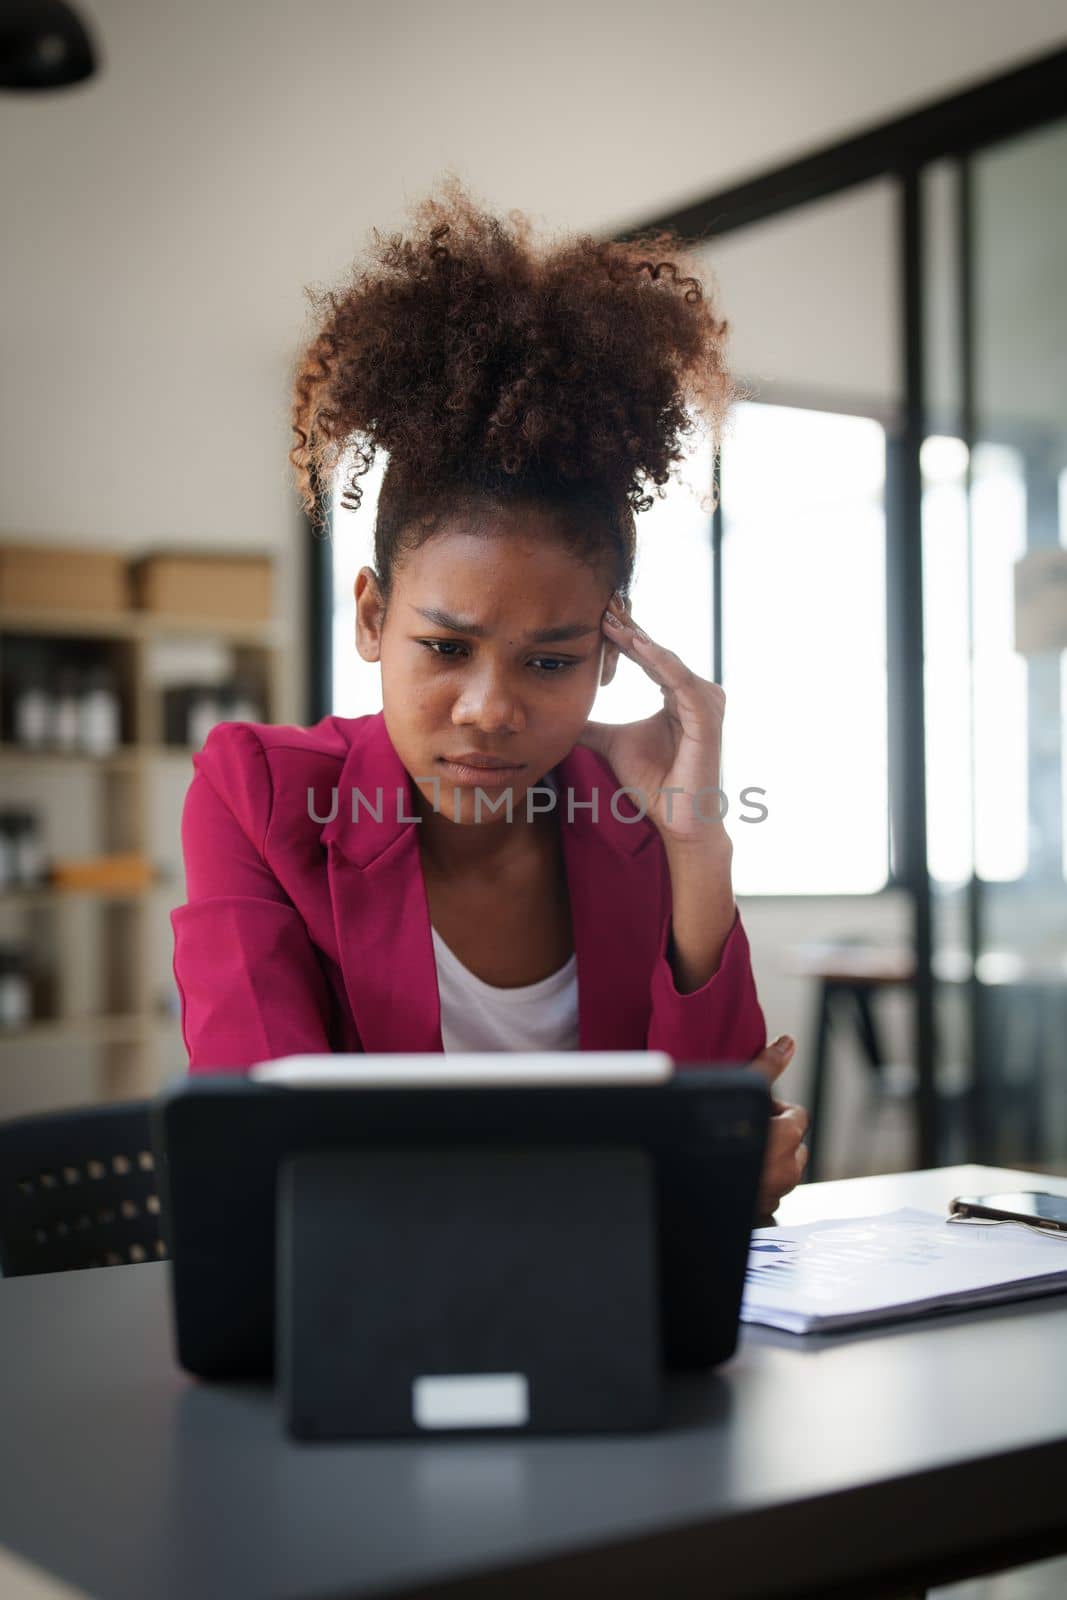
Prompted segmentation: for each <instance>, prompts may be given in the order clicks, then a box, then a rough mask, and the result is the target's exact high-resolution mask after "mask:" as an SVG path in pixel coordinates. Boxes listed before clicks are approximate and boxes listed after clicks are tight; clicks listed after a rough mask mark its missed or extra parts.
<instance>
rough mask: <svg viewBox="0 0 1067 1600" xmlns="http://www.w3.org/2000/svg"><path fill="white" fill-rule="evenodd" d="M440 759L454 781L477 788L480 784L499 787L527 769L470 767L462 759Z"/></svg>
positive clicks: (485, 787) (440, 757)
mask: <svg viewBox="0 0 1067 1600" xmlns="http://www.w3.org/2000/svg"><path fill="white" fill-rule="evenodd" d="M438 760H439V761H440V763H441V765H442V766H443V767H444V768H445V769H446V771H447V772H448V775H449V777H450V778H451V779H452V781H453V783H456V784H459V785H460V786H461V787H465V788H469V789H473V788H476V787H477V786H478V785H479V784H480V785H481V787H482V788H483V789H490V788H493V789H499V788H501V787H502V786H503V785H505V784H508V783H511V782H512V781H513V779H514V778H515V777H516V776H517V775H518V774H519V773H520V772H523V771H525V768H524V767H523V766H513V767H468V766H464V764H463V763H462V762H461V761H449V760H448V759H447V757H445V756H439V757H438Z"/></svg>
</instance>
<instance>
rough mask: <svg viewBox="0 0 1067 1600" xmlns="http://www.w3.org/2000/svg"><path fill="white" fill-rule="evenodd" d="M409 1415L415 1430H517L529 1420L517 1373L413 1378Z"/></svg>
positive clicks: (522, 1381) (526, 1393) (521, 1379)
mask: <svg viewBox="0 0 1067 1600" xmlns="http://www.w3.org/2000/svg"><path fill="white" fill-rule="evenodd" d="M411 1391H412V1407H411V1409H412V1414H413V1415H414V1418H415V1423H416V1426H417V1427H419V1428H521V1427H523V1426H524V1425H525V1424H526V1423H527V1422H528V1421H529V1420H530V1392H529V1385H528V1384H527V1382H526V1379H525V1377H524V1376H523V1374H522V1373H521V1372H483V1373H477V1372H473V1373H450V1374H447V1375H440V1376H433V1377H429V1376H427V1377H422V1378H416V1379H415V1382H414V1383H413V1384H412V1386H411Z"/></svg>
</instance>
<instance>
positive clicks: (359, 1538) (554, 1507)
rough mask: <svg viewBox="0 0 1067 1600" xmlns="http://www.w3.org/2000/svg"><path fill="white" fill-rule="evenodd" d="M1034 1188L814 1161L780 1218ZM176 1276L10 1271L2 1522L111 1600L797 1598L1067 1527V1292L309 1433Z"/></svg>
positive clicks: (1051, 1542) (1003, 1179) (956, 1562)
mask: <svg viewBox="0 0 1067 1600" xmlns="http://www.w3.org/2000/svg"><path fill="white" fill-rule="evenodd" d="M1020 1186H1021V1187H1029V1188H1034V1187H1047V1188H1051V1189H1056V1190H1058V1191H1059V1192H1063V1193H1067V1179H1064V1178H1059V1179H1053V1178H1050V1179H1047V1180H1046V1179H1044V1178H1035V1176H1034V1174H1032V1173H1031V1174H1019V1173H1011V1172H1004V1171H998V1170H994V1169H989V1168H981V1167H955V1168H946V1169H943V1170H941V1171H935V1172H920V1173H909V1174H902V1175H898V1176H893V1177H884V1178H864V1179H856V1180H851V1181H848V1182H838V1183H824V1184H812V1185H809V1186H807V1187H805V1188H802V1189H801V1190H799V1191H797V1192H796V1193H795V1194H793V1195H792V1196H790V1197H789V1198H788V1199H787V1200H786V1201H785V1202H783V1205H782V1208H781V1210H780V1212H779V1218H780V1220H781V1221H782V1222H798V1221H806V1220H809V1219H811V1218H814V1217H819V1216H845V1215H862V1214H865V1213H868V1212H873V1211H878V1210H890V1209H893V1208H895V1207H897V1206H899V1205H919V1206H924V1207H930V1208H935V1209H940V1208H942V1207H943V1206H944V1205H945V1204H946V1202H947V1201H948V1200H949V1198H950V1197H951V1196H952V1195H953V1194H957V1193H965V1192H968V1191H970V1192H973V1191H975V1190H978V1191H981V1190H983V1189H995V1188H998V1187H1020ZM1065 1248H1067V1245H1065ZM167 1271H168V1267H167V1264H166V1263H164V1262H154V1263H146V1264H144V1265H140V1266H124V1267H111V1268H107V1269H101V1270H97V1271H87V1272H68V1273H55V1274H49V1275H45V1276H39V1277H30V1278H12V1279H8V1280H6V1281H3V1282H0V1545H2V1546H6V1547H7V1548H8V1550H9V1551H11V1552H12V1553H13V1555H15V1556H16V1557H19V1558H21V1559H22V1560H25V1561H28V1562H31V1563H34V1564H35V1565H36V1566H37V1567H38V1568H41V1569H44V1571H45V1572H47V1573H49V1574H52V1575H54V1576H55V1577H56V1578H58V1579H60V1580H62V1581H64V1582H66V1583H68V1584H70V1585H72V1586H74V1588H75V1589H76V1590H79V1591H85V1592H88V1593H90V1594H92V1595H94V1596H102V1597H106V1600H125V1597H129V1600H144V1597H145V1596H148V1595H151V1596H153V1597H154V1600H170V1597H177V1596H181V1597H183V1600H184V1597H187V1596H196V1597H197V1600H214V1597H216V1596H219V1597H223V1596H224V1597H225V1600H245V1597H246V1596H255V1597H256V1600H267V1597H281V1596H285V1597H295V1596H315V1597H324V1596H341V1595H347V1596H357V1595H358V1596H363V1595H405V1596H413V1595H430V1594H433V1595H438V1596H445V1595H460V1594H462V1595H470V1596H475V1595H482V1594H484V1595H486V1596H498V1595H500V1594H501V1593H504V1594H507V1595H508V1597H509V1600H512V1597H522V1596H526V1595H535V1594H542V1593H551V1594H552V1595H553V1597H554V1600H555V1597H558V1596H561V1595H564V1596H566V1595H571V1594H574V1595H577V1594H579V1593H580V1594H582V1595H583V1600H584V1597H585V1596H587V1595H588V1594H589V1593H590V1592H595V1593H601V1592H603V1593H611V1594H612V1595H613V1596H615V1597H626V1596H630V1595H634V1596H636V1595H642V1596H647V1595H648V1594H650V1593H656V1594H663V1595H670V1596H686V1595H689V1594H693V1595H696V1594H700V1595H702V1596H706V1595H707V1594H708V1593H711V1592H714V1593H715V1594H716V1595H717V1596H725V1595H735V1594H736V1595H755V1594H761V1595H765V1596H769V1595H782V1596H786V1595H788V1596H790V1597H791V1600H795V1597H798V1596H800V1595H802V1594H804V1593H806V1592H811V1593H823V1594H825V1593H826V1592H827V1591H828V1590H829V1588H830V1587H831V1585H832V1584H833V1585H838V1586H839V1588H835V1590H834V1592H835V1593H838V1592H840V1593H842V1594H846V1593H853V1592H854V1593H864V1592H867V1593H870V1592H871V1591H870V1588H869V1587H866V1588H865V1585H869V1583H870V1581H871V1578H872V1576H873V1575H875V1574H878V1575H881V1576H882V1577H885V1576H886V1575H889V1576H891V1577H893V1578H899V1579H901V1580H902V1581H904V1582H908V1581H913V1580H914V1579H915V1576H916V1575H917V1574H922V1575H923V1576H924V1577H926V1578H928V1579H929V1581H930V1582H934V1581H947V1579H949V1578H951V1577H953V1576H956V1575H963V1574H964V1573H965V1572H966V1571H968V1570H980V1569H981V1568H982V1567H983V1566H984V1567H987V1568H992V1567H995V1566H997V1565H1001V1566H1003V1565H1008V1564H1010V1563H1012V1562H1014V1561H1016V1560H1023V1559H1034V1558H1036V1556H1038V1555H1041V1554H1045V1553H1052V1551H1053V1550H1055V1549H1063V1548H1067V1522H1065V1518H1064V1513H1063V1510H1062V1506H1063V1490H1062V1484H1063V1482H1064V1476H1065V1472H1067V1383H1065V1382H1064V1377H1063V1354H1064V1351H1065V1349H1067V1296H1055V1297H1052V1298H1050V1299H1046V1300H1040V1301H1030V1302H1028V1303H1027V1302H1021V1303H1017V1304H1014V1305H1011V1306H1007V1307H994V1308H989V1309H986V1310H982V1311H977V1312H974V1311H972V1312H968V1313H966V1314H958V1313H957V1314H954V1315H949V1316H941V1317H935V1318H928V1319H925V1320H924V1321H923V1322H921V1323H915V1322H913V1323H910V1324H908V1323H904V1324H898V1325H896V1326H893V1327H886V1328H883V1329H867V1330H865V1331H863V1332H860V1333H854V1334H846V1335H841V1334H838V1335H833V1336H824V1337H821V1338H811V1337H806V1338H803V1339H802V1338H798V1337H794V1336H791V1335H788V1334H781V1333H776V1332H774V1331H773V1330H770V1329H761V1328H755V1327H748V1328H746V1329H745V1330H744V1332H743V1335H742V1343H741V1348H740V1350H739V1352H738V1354H737V1355H736V1356H735V1357H734V1359H733V1360H732V1361H730V1362H728V1363H727V1364H726V1365H725V1366H724V1367H722V1368H720V1369H719V1372H718V1373H717V1374H715V1375H710V1376H708V1377H706V1378H698V1379H685V1380H683V1381H677V1382H675V1383H672V1386H671V1401H670V1410H671V1422H670V1425H669V1426H668V1427H667V1428H666V1429H665V1430H663V1431H662V1432H659V1433H655V1434H646V1435H630V1436H614V1437H610V1438H609V1437H584V1438H577V1439H566V1440H563V1439H548V1438H542V1439H499V1440H492V1439H490V1440H487V1441H482V1440H474V1439H460V1440H457V1441H455V1442H446V1441H442V1440H437V1441H426V1442H423V1441H417V1442H415V1443H407V1442H402V1441H398V1442H395V1443H394V1442H388V1443H384V1444H381V1443H372V1444H363V1443H353V1444H335V1443H328V1444H299V1443H295V1442H291V1441H289V1440H288V1439H287V1438H286V1437H285V1436H284V1434H283V1432H282V1425H281V1418H280V1414H279V1411H278V1409H277V1406H276V1402H275V1397H274V1395H273V1393H272V1391H270V1390H269V1389H267V1388H265V1387H262V1386H256V1385H244V1384H241V1385H226V1386H214V1385H210V1384H205V1383H201V1382H199V1381H197V1380H195V1379H192V1378H190V1377H188V1376H187V1375H186V1374H184V1373H183V1372H182V1371H181V1370H179V1369H178V1368H177V1367H176V1366H175V1365H174V1363H173V1360H172V1356H171V1348H170V1326H169V1308H168V1302H167V1294H166V1287H167V1286H166V1273H167ZM622 1333H623V1330H620V1335H621V1334H622ZM998 1463H999V1467H998ZM709 1583H710V1584H712V1588H709ZM849 1585H852V1588H850V1587H849Z"/></svg>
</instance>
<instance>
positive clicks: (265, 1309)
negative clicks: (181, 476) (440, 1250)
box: [152, 1052, 770, 1378]
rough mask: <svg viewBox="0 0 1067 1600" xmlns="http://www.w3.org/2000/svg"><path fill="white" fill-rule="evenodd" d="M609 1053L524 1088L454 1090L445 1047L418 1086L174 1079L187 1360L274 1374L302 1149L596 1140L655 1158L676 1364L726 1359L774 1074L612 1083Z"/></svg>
mask: <svg viewBox="0 0 1067 1600" xmlns="http://www.w3.org/2000/svg"><path fill="white" fill-rule="evenodd" d="M596 1054H597V1053H595V1052H594V1053H593V1055H594V1056H595V1055H596ZM374 1059H377V1058H374ZM516 1061H517V1062H518V1064H519V1065H520V1067H521V1061H519V1060H518V1058H516ZM570 1061H571V1070H572V1072H573V1071H574V1069H575V1066H576V1063H575V1061H574V1057H573V1056H571V1058H570ZM594 1064H595V1065H597V1068H598V1070H597V1072H596V1073H593V1072H592V1069H590V1072H589V1074H587V1075H586V1081H584V1082H583V1081H580V1079H581V1073H580V1072H579V1074H578V1078H579V1081H573V1082H570V1083H567V1084H563V1083H560V1082H558V1081H544V1075H543V1074H542V1075H540V1076H539V1075H537V1074H535V1075H533V1081H527V1082H523V1081H522V1075H521V1071H520V1073H519V1074H518V1081H507V1080H505V1079H502V1078H498V1079H497V1080H496V1081H490V1082H483V1083H477V1084H473V1083H471V1082H470V1081H469V1079H464V1076H463V1074H462V1073H459V1074H457V1081H456V1082H454V1083H449V1082H446V1081H441V1076H442V1075H443V1074H447V1072H448V1062H447V1058H446V1059H445V1060H444V1061H442V1060H441V1058H440V1057H437V1058H436V1066H437V1074H438V1079H436V1080H434V1079H433V1078H432V1077H431V1076H430V1075H429V1074H423V1075H421V1077H420V1076H419V1075H416V1078H415V1081H413V1082H412V1083H410V1084H406V1085H405V1086H404V1087H394V1086H389V1085H388V1084H387V1083H386V1085H385V1086H383V1083H382V1082H381V1081H379V1082H377V1083H376V1081H375V1076H374V1070H373V1067H374V1063H373V1060H371V1059H369V1060H368V1063H367V1066H368V1075H367V1082H366V1083H363V1084H361V1083H360V1081H359V1078H358V1073H356V1074H355V1075H354V1076H351V1077H350V1078H349V1079H348V1080H347V1081H345V1082H343V1083H334V1082H331V1081H329V1078H328V1076H327V1078H326V1081H321V1082H316V1083H315V1084H314V1086H309V1085H308V1084H307V1083H298V1082H296V1081H290V1082H285V1081H277V1080H276V1081H265V1080H264V1079H262V1078H260V1079H259V1080H258V1081H257V1079H255V1078H252V1077H248V1076H246V1075H245V1074H243V1073H242V1074H233V1075H230V1074H212V1075H210V1076H204V1077H196V1076H191V1077H188V1078H183V1079H180V1080H176V1081H175V1082H174V1083H172V1084H170V1085H168V1086H167V1088H165V1089H164V1090H163V1091H162V1093H161V1094H160V1095H159V1096H158V1097H157V1099H156V1100H155V1102H154V1103H153V1107H152V1131H153V1141H154V1145H155V1154H156V1161H157V1167H158V1178H159V1187H160V1201H161V1222H162V1231H163V1236H164V1239H165V1241H166V1244H167V1247H168V1250H169V1254H170V1290H171V1313H172V1318H173V1329H174V1339H175V1350H176V1355H177V1359H178V1361H179V1363H180V1364H181V1365H182V1366H183V1367H184V1368H185V1369H186V1370H187V1371H189V1372H192V1373H195V1374H197V1375H199V1376H202V1377H215V1378H224V1377H230V1378H232V1377H270V1376H272V1375H273V1372H274V1336H275V1259H276V1240H275V1231H276V1207H277V1198H278V1183H279V1173H280V1170H283V1169H284V1167H285V1165H286V1163H287V1161H288V1159H289V1158H292V1157H295V1156H298V1155H301V1154H303V1153H306V1152H339V1151H345V1152H350V1153H351V1160H352V1161H353V1162H354V1163H357V1164H358V1159H359V1152H360V1151H361V1150H363V1151H365V1152H377V1151H382V1150H394V1149H397V1148H399V1147H403V1148H404V1149H405V1150H412V1149H414V1150H418V1149H424V1148H426V1147H434V1148H436V1149H438V1150H440V1149H441V1148H443V1147H449V1146H452V1147H459V1146H464V1147H468V1148H469V1147H471V1146H476V1147H478V1148H479V1149H484V1150H487V1151H501V1150H504V1151H506V1150H507V1149H508V1148H518V1147H521V1148H523V1149H525V1150H529V1149H530V1148H531V1147H534V1148H538V1147H544V1146H551V1147H560V1146H563V1147H579V1146H580V1147H589V1146H592V1145H595V1146H600V1145H607V1146H612V1147H615V1148H616V1149H618V1148H619V1147H626V1148H631V1149H636V1150H638V1151H641V1152H643V1153H644V1154H645V1155H646V1156H647V1158H648V1160H649V1162H650V1164H651V1169H652V1173H653V1192H654V1194H655V1231H656V1238H657V1240H658V1267H659V1294H660V1330H661V1337H662V1355H663V1361H664V1366H665V1367H666V1368H667V1369H673V1370H679V1369H700V1368H707V1367H709V1366H713V1365H714V1364H716V1363H717V1362H720V1361H723V1360H725V1359H726V1358H727V1357H728V1356H730V1355H731V1354H732V1353H733V1351H734V1349H735V1347H736V1342H737V1332H738V1321H739V1313H740V1306H741V1293H742V1288H743V1284H744V1274H745V1265H746V1261H747V1255H748V1246H749V1236H750V1234H751V1231H752V1227H753V1225H754V1222H755V1213H756V1203H757V1191H758V1185H759V1177H760V1168H761V1164H762V1159H763V1151H764V1144H765V1141H766V1134H767V1119H768V1116H769V1110H770V1091H769V1089H768V1086H767V1083H766V1080H765V1079H764V1078H763V1077H762V1076H761V1075H760V1074H759V1073H757V1072H755V1071H752V1070H751V1069H749V1068H746V1067H741V1066H736V1067H735V1066H732V1065H728V1066H713V1067H704V1066H684V1067H679V1068H678V1069H677V1070H676V1071H675V1072H674V1073H673V1074H672V1075H670V1076H667V1077H661V1078H660V1080H659V1081H617V1082H612V1081H605V1079H610V1076H611V1074H610V1071H604V1070H602V1065H601V1064H599V1063H594ZM326 1070H327V1074H328V1072H329V1067H328V1064H327V1068H326ZM638 1076H640V1075H638ZM645 1076H646V1080H647V1078H648V1077H649V1076H653V1077H654V1076H657V1075H656V1074H646V1075H645ZM623 1077H624V1079H625V1074H624V1075H623ZM385 1078H386V1079H387V1078H388V1072H386V1073H385ZM368 1292H373V1285H368Z"/></svg>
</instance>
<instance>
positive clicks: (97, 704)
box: [78, 666, 121, 756]
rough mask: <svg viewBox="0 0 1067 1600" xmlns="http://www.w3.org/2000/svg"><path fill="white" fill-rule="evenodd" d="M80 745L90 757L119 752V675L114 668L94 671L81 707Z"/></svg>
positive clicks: (79, 713) (86, 685)
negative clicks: (116, 678) (117, 684)
mask: <svg viewBox="0 0 1067 1600" xmlns="http://www.w3.org/2000/svg"><path fill="white" fill-rule="evenodd" d="M78 733H79V740H78V742H79V744H80V745H81V748H82V749H83V750H85V751H86V752H87V753H88V754H89V755H93V756H107V755H110V754H111V753H112V751H113V750H116V749H117V748H118V744H119V740H120V738H121V714H120V707H119V696H118V689H117V687H116V684H115V674H114V673H113V672H112V670H111V668H110V667H104V666H99V667H93V668H91V670H90V672H89V675H88V677H87V679H86V680H85V684H84V687H83V689H82V694H81V699H80V701H79V705H78Z"/></svg>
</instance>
